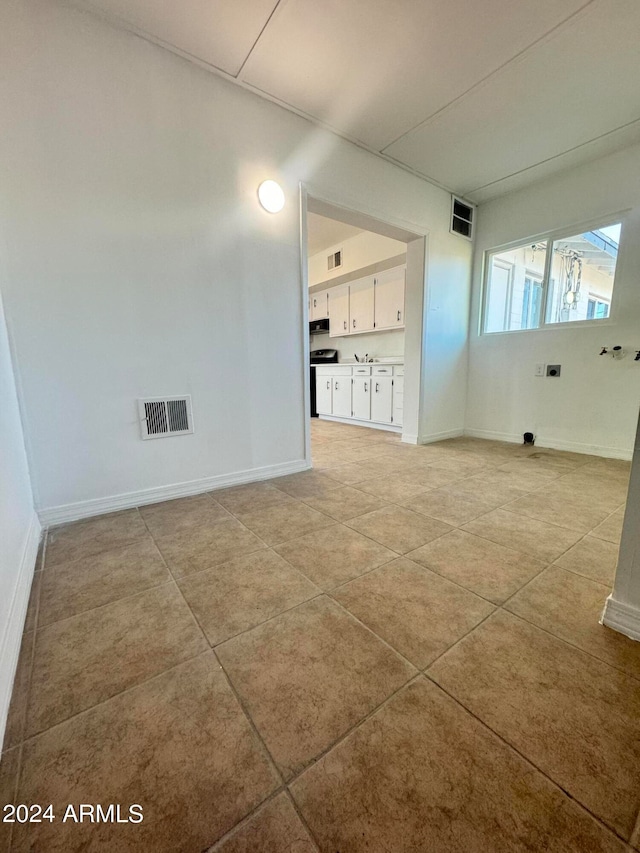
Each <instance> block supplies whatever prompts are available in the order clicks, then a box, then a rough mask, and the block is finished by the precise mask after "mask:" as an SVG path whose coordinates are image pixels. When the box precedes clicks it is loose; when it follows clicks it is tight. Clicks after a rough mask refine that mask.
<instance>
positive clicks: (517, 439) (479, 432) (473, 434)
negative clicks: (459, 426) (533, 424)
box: [464, 429, 522, 444]
mask: <svg viewBox="0 0 640 853" xmlns="http://www.w3.org/2000/svg"><path fill="white" fill-rule="evenodd" d="M464 435H468V436H469V438H484V439H486V440H487V441H508V442H510V443H511V444H522V436H521V435H515V434H514V433H511V432H496V431H495V430H491V429H465V431H464Z"/></svg>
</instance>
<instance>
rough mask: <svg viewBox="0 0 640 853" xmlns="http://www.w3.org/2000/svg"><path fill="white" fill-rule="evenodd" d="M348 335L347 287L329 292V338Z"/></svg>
mask: <svg viewBox="0 0 640 853" xmlns="http://www.w3.org/2000/svg"><path fill="white" fill-rule="evenodd" d="M348 334H349V285H348V284H346V285H344V287H334V288H332V289H331V290H330V291H329V337H332V338H336V337H338V336H340V335H348Z"/></svg>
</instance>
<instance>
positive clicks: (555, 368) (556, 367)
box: [547, 364, 562, 378]
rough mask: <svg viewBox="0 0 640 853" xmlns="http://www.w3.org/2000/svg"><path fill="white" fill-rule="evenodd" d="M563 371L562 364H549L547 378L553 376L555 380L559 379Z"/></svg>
mask: <svg viewBox="0 0 640 853" xmlns="http://www.w3.org/2000/svg"><path fill="white" fill-rule="evenodd" d="M561 369H562V366H561V365H560V364H548V365H547V376H553V377H554V378H557V377H558V376H560V371H561Z"/></svg>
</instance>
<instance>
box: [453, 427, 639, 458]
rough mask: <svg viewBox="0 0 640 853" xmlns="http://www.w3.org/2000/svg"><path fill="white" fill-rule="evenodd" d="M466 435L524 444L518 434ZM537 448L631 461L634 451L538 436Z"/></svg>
mask: <svg viewBox="0 0 640 853" xmlns="http://www.w3.org/2000/svg"><path fill="white" fill-rule="evenodd" d="M464 434H465V435H468V436H470V437H471V438H485V439H487V440H489V441H508V442H511V443H512V444H522V436H521V435H518V434H516V433H508V432H494V431H493V430H487V429H465V431H464ZM535 446H536V447H543V448H548V449H549V450H567V451H569V452H571V453H584V454H586V455H587V456H604V457H606V458H607V459H625V460H627V461H628V460H630V459H631V457H632V456H633V450H632V449H629V450H622V449H621V448H619V447H606V446H605V445H601V444H582V443H581V442H578V441H556V440H555V439H551V438H545V437H544V436H536V443H535Z"/></svg>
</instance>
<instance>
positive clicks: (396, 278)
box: [374, 267, 405, 331]
mask: <svg viewBox="0 0 640 853" xmlns="http://www.w3.org/2000/svg"><path fill="white" fill-rule="evenodd" d="M404 291H405V269H404V267H396V268H395V269H392V270H385V272H381V273H378V275H376V277H375V303H374V322H375V324H376V325H375V328H376V331H378V330H379V329H396V328H400V327H402V326H404Z"/></svg>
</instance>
